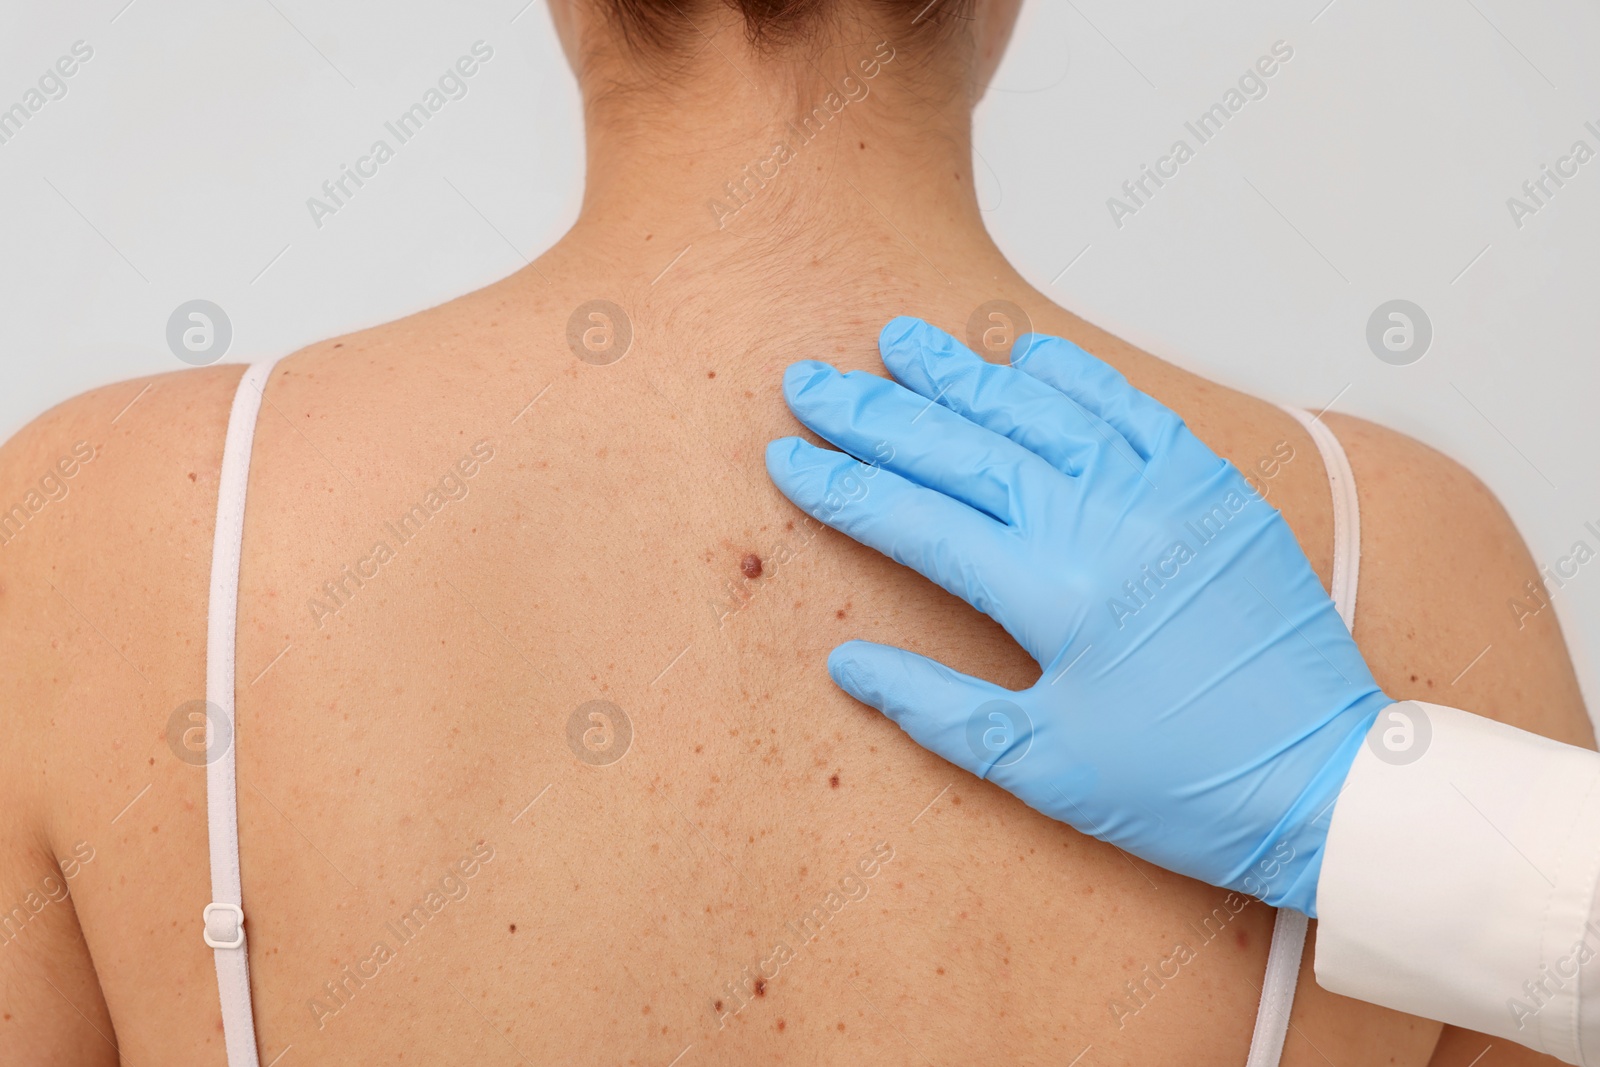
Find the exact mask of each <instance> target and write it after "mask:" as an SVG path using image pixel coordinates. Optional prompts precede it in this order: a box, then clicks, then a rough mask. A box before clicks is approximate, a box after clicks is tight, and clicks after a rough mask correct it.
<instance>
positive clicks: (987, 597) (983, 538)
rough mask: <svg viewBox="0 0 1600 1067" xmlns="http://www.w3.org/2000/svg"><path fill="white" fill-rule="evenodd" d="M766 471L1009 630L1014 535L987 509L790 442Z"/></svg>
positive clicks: (833, 522) (796, 497)
mask: <svg viewBox="0 0 1600 1067" xmlns="http://www.w3.org/2000/svg"><path fill="white" fill-rule="evenodd" d="M767 473H768V474H769V475H770V476H771V477H772V481H773V483H774V484H775V485H777V487H778V489H779V490H780V491H781V492H782V493H783V495H784V496H786V497H788V498H789V499H790V500H792V501H793V502H794V503H795V505H796V506H797V507H799V508H800V509H801V510H803V511H805V512H806V513H807V514H809V515H811V516H812V517H814V518H816V519H817V520H819V521H821V522H825V523H827V524H828V525H829V526H832V527H833V528H834V529H836V530H838V531H839V532H840V533H843V534H846V535H848V536H849V537H853V538H855V539H856V540H857V541H860V542H861V543H862V544H864V545H866V546H867V547H868V548H874V549H877V550H878V551H879V552H882V553H883V554H884V555H886V556H888V557H889V558H890V559H892V560H894V561H895V562H896V563H901V564H904V565H905V566H907V567H910V568H911V569H912V570H914V571H916V572H917V573H918V574H921V575H922V576H923V577H925V578H927V579H929V580H930V581H932V582H934V583H935V584H936V585H938V586H939V587H940V588H942V589H944V590H945V591H946V592H949V593H954V594H955V595H956V596H958V597H960V598H961V599H962V600H965V601H966V602H967V603H969V604H971V605H972V606H973V607H975V608H977V609H978V610H979V611H981V612H983V613H984V614H986V615H988V616H989V617H990V618H992V619H994V620H995V621H996V622H998V623H1000V625H1002V626H1006V627H1007V629H1010V627H1009V626H1007V622H1008V617H1007V616H1006V614H1005V607H1004V606H1005V605H1006V604H1007V603H1010V604H1012V605H1019V604H1020V603H1021V601H1020V599H1019V598H1017V597H1016V596H1013V595H1011V594H1012V593H1013V592H1014V591H1015V590H1016V588H1017V584H1016V577H1017V575H1016V573H1015V570H1016V565H1015V564H1014V563H1013V562H1012V560H1014V559H1015V557H1016V546H1015V544H1014V543H1012V542H1013V540H1014V538H1015V536H1016V535H1015V533H1014V532H1013V531H1012V530H1011V529H1010V528H1009V527H1007V526H1003V525H1001V524H1000V523H998V522H995V521H994V520H993V519H991V518H989V516H987V515H984V514H983V513H982V512H979V511H974V510H973V509H972V508H970V507H968V506H967V505H965V504H963V503H961V502H960V501H958V500H952V499H951V498H950V497H947V496H945V495H944V494H942V493H939V492H936V491H935V490H932V489H929V488H926V487H925V486H921V485H917V484H916V483H914V482H910V481H907V480H906V479H905V478H902V477H900V476H899V475H898V474H896V473H895V472H893V471H890V470H883V469H881V468H878V467H870V466H867V465H865V464H862V463H859V462H857V461H856V460H854V459H852V458H851V457H849V456H847V455H844V454H843V453H841V452H832V451H829V450H828V449H823V448H818V447H816V446H815V445H812V444H808V443H807V442H805V441H802V440H800V438H798V437H783V438H779V439H778V440H776V441H773V442H772V443H771V444H769V445H767Z"/></svg>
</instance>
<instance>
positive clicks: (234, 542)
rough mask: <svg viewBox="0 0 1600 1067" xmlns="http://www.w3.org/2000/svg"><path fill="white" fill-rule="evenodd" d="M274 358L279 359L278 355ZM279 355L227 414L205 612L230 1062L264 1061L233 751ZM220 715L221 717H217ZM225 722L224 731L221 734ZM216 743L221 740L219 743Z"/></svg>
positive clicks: (210, 807)
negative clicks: (255, 506) (248, 943)
mask: <svg viewBox="0 0 1600 1067" xmlns="http://www.w3.org/2000/svg"><path fill="white" fill-rule="evenodd" d="M274 362H275V361H274ZM272 367H273V363H270V362H269V363H257V364H254V365H253V366H251V367H250V368H249V369H248V370H246V371H245V372H244V377H242V378H241V379H240V380H239V389H238V391H237V392H236V393H234V396H233V409H232V411H231V412H230V413H229V415H228V436H227V439H226V441H225V443H224V444H223V448H222V477H221V484H220V486H219V487H218V490H217V526H216V532H215V534H214V536H213V538H212V543H211V600H210V605H209V608H208V615H207V617H206V702H207V704H208V707H207V709H206V826H207V830H208V832H209V837H210V846H211V903H210V904H208V905H206V908H205V910H204V912H203V913H202V915H201V923H202V935H201V936H202V937H203V938H204V939H205V943H206V944H207V945H210V946H211V948H212V950H213V952H214V954H215V956H216V961H217V993H218V995H219V996H220V998H221V1001H222V1037H223V1042H224V1044H225V1045H226V1047H227V1051H228V1067H257V1065H258V1063H259V1061H258V1060H257V1058H256V1032H255V1016H254V1014H253V1013H252V1012H251V1010H250V962H249V957H248V956H247V954H246V952H245V939H244V900H243V895H242V891H241V888H240V881H239V814H238V785H237V781H236V779H235V770H234V752H235V745H236V743H237V741H238V731H237V730H235V729H234V721H235V720H234V714H233V710H234V702H233V695H234V689H233V686H234V638H235V633H236V631H237V628H238V607H239V554H240V547H241V544H242V541H243V538H244V495H245V487H246V485H247V483H248V482H249V478H250V448H251V444H252V443H253V440H254V438H255V428H256V415H257V413H258V412H259V411H260V410H261V395H262V390H263V389H265V388H266V382H267V376H268V375H269V374H270V373H271V371H272ZM213 717H215V718H216V719H217V720H218V721H216V722H213ZM219 727H220V729H221V730H222V731H223V733H224V734H225V736H218V733H217V731H218V730H219ZM213 745H215V746H216V747H215V748H213Z"/></svg>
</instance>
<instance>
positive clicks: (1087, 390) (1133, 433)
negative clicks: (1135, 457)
mask: <svg viewBox="0 0 1600 1067" xmlns="http://www.w3.org/2000/svg"><path fill="white" fill-rule="evenodd" d="M1011 365H1012V366H1013V367H1015V368H1017V369H1018V370H1020V371H1023V372H1024V373H1026V374H1030V375H1032V376H1033V377H1035V378H1037V379H1039V380H1040V381H1042V382H1044V383H1045V384H1046V385H1049V386H1053V387H1054V388H1056V389H1059V390H1061V391H1062V392H1063V393H1066V394H1067V395H1068V396H1070V397H1071V398H1072V399H1073V400H1075V401H1077V402H1078V403H1079V404H1081V405H1083V407H1084V408H1085V409H1086V410H1088V411H1090V412H1092V413H1093V414H1095V415H1097V416H1099V417H1100V418H1102V419H1104V420H1105V421H1106V423H1107V424H1108V425H1110V426H1111V427H1113V428H1114V429H1115V430H1116V431H1117V432H1118V433H1119V434H1121V435H1122V436H1123V437H1124V438H1126V439H1127V441H1128V443H1129V444H1130V445H1132V446H1133V449H1134V451H1135V452H1137V453H1138V454H1139V456H1140V457H1141V458H1142V459H1144V460H1145V461H1146V462H1148V461H1149V460H1150V458H1151V457H1152V456H1154V455H1155V454H1156V453H1157V452H1158V451H1159V450H1160V449H1161V447H1162V445H1163V443H1164V442H1166V441H1167V440H1168V439H1170V438H1171V437H1172V436H1173V435H1174V434H1176V433H1178V431H1180V430H1181V429H1183V420H1182V419H1180V418H1178V416H1177V415H1176V414H1174V413H1173V411H1172V410H1171V409H1170V408H1168V407H1166V406H1165V405H1164V404H1162V403H1161V402H1160V401H1158V400H1156V399H1154V398H1153V397H1150V396H1149V395H1147V394H1145V393H1142V392H1140V391H1139V390H1137V389H1135V388H1134V387H1133V386H1131V385H1129V384H1128V379H1126V378H1124V377H1123V376H1122V375H1121V374H1120V373H1118V372H1117V370H1116V369H1115V368H1113V367H1112V366H1111V365H1110V364H1108V363H1105V362H1103V361H1102V360H1099V359H1096V358H1095V357H1094V356H1091V355H1090V354H1089V353H1087V352H1085V351H1084V350H1083V349H1081V348H1079V347H1078V346H1077V345H1075V344H1073V343H1072V342H1071V341H1068V340H1066V339H1065V338H1061V337H1050V336H1048V335H1046V334H1040V333H1029V334H1023V335H1022V336H1021V337H1019V338H1017V343H1016V344H1015V345H1013V346H1012V348H1011Z"/></svg>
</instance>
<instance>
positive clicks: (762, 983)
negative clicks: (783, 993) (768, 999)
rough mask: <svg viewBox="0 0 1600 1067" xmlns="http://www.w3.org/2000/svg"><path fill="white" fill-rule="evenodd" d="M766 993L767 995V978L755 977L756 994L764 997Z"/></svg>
mask: <svg viewBox="0 0 1600 1067" xmlns="http://www.w3.org/2000/svg"><path fill="white" fill-rule="evenodd" d="M766 995H767V980H766V979H765V978H757V979H756V996H758V997H764V996H766Z"/></svg>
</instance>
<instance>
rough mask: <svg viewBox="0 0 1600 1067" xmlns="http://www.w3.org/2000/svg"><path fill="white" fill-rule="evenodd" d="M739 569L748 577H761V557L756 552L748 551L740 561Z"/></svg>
mask: <svg viewBox="0 0 1600 1067" xmlns="http://www.w3.org/2000/svg"><path fill="white" fill-rule="evenodd" d="M739 571H740V573H741V574H743V575H744V576H745V577H746V578H759V577H761V557H760V556H758V555H756V554H755V553H754V552H748V553H746V554H745V557H744V559H741V560H740V561H739Z"/></svg>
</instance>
